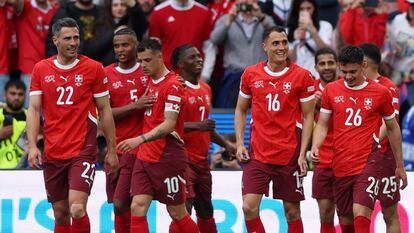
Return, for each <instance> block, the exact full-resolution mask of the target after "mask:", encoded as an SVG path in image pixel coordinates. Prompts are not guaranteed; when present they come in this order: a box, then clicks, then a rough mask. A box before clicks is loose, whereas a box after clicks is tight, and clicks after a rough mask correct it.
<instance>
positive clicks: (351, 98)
mask: <svg viewBox="0 0 414 233" xmlns="http://www.w3.org/2000/svg"><path fill="white" fill-rule="evenodd" d="M349 100H352V101H353V102H354V104H356V102H357V100H358V97H357V98H355V99H354V98H353V97H349Z"/></svg>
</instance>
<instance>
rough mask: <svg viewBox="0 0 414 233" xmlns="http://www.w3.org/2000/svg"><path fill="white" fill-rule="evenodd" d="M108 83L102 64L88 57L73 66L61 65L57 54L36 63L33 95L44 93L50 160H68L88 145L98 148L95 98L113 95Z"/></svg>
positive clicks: (32, 82)
mask: <svg viewBox="0 0 414 233" xmlns="http://www.w3.org/2000/svg"><path fill="white" fill-rule="evenodd" d="M107 82H108V80H107V78H105V72H104V70H103V68H102V65H101V64H100V63H98V62H96V61H94V60H92V59H90V58H88V57H86V56H81V55H79V56H78V59H76V60H75V62H73V63H72V64H70V65H61V64H59V63H58V61H57V60H56V57H50V58H48V59H45V60H42V61H40V62H39V63H37V64H36V65H35V67H34V68H33V74H32V80H31V85H30V95H31V96H33V95H41V96H42V110H43V115H44V122H45V123H44V127H43V128H44V135H45V155H46V156H47V158H48V159H52V160H66V159H70V158H72V157H75V156H78V155H79V153H80V152H81V151H83V150H84V149H85V148H90V150H92V149H94V150H96V149H97V147H96V130H97V127H96V126H97V123H98V122H97V119H96V105H95V101H94V98H99V97H103V96H106V95H108V94H109V92H108V90H107V88H106V83H107ZM91 137H92V138H91Z"/></svg>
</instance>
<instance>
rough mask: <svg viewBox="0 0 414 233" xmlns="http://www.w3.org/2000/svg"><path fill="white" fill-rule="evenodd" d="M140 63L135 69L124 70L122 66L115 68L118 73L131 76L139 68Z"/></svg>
mask: <svg viewBox="0 0 414 233" xmlns="http://www.w3.org/2000/svg"><path fill="white" fill-rule="evenodd" d="M139 65H140V64H139V63H136V64H135V65H134V66H133V67H131V68H129V69H122V68H121V67H120V66H117V67H115V70H116V71H118V72H119V73H121V74H130V73H133V72H135V71H136V70H137V69H138V68H139Z"/></svg>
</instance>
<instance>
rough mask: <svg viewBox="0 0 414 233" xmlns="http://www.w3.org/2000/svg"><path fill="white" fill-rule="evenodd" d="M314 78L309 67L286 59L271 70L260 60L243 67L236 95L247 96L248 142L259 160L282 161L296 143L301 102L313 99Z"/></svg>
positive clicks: (281, 162)
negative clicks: (287, 62)
mask: <svg viewBox="0 0 414 233" xmlns="http://www.w3.org/2000/svg"><path fill="white" fill-rule="evenodd" d="M314 90H315V87H314V80H313V78H312V75H311V74H310V72H309V71H307V70H305V69H302V68H301V67H299V66H297V65H296V64H294V63H290V65H289V66H288V67H286V68H285V69H284V70H283V71H281V72H272V71H271V70H270V69H269V68H268V67H267V65H266V62H261V63H258V64H256V65H252V66H249V67H247V68H246V70H245V71H244V73H243V75H242V77H241V86H240V95H241V96H242V97H244V98H246V99H250V98H251V101H252V103H251V114H252V123H251V139H250V145H251V149H252V150H253V152H254V155H255V158H256V159H257V160H259V161H260V162H263V163H270V164H276V165H286V164H287V163H288V162H289V161H290V160H291V158H292V156H293V155H294V152H295V149H296V147H297V145H298V143H300V141H299V139H298V138H297V137H296V133H295V131H296V127H297V126H298V125H299V122H297V116H299V115H300V112H301V107H300V103H301V102H307V101H310V100H313V99H314V95H313V93H314Z"/></svg>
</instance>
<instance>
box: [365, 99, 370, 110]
mask: <svg viewBox="0 0 414 233" xmlns="http://www.w3.org/2000/svg"><path fill="white" fill-rule="evenodd" d="M371 107H372V98H365V99H364V108H365V109H366V110H369V109H371Z"/></svg>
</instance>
